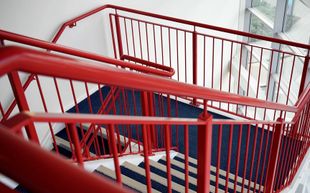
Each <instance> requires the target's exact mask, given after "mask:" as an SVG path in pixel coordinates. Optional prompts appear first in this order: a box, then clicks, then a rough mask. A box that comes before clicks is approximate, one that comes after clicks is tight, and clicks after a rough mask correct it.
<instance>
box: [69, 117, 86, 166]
mask: <svg viewBox="0 0 310 193" xmlns="http://www.w3.org/2000/svg"><path fill="white" fill-rule="evenodd" d="M68 128H69V132H70V136H71V138H72V142H73V145H74V152H75V157H76V160H77V163H78V164H79V165H80V166H81V167H83V157H82V151H81V147H80V140H79V136H78V133H77V128H76V127H75V124H73V123H71V124H69V125H68Z"/></svg>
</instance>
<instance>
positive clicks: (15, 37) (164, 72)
mask: <svg viewBox="0 0 310 193" xmlns="http://www.w3.org/2000/svg"><path fill="white" fill-rule="evenodd" d="M0 39H2V40H9V41H13V42H17V43H21V44H26V45H30V46H35V47H38V48H43V49H47V50H52V51H56V52H60V53H65V54H69V55H73V56H78V57H82V58H87V59H91V60H95V61H99V62H105V63H107V64H110V65H114V66H120V67H123V68H130V69H132V70H137V71H139V72H144V73H150V74H155V75H160V76H167V77H171V76H172V75H173V74H174V69H173V68H170V67H167V66H163V65H159V64H156V63H150V66H151V67H154V68H155V69H154V68H149V67H146V66H141V65H137V64H133V63H130V62H124V61H121V60H116V59H113V58H110V57H106V56H102V55H98V54H94V53H89V52H85V51H82V50H79V49H74V48H70V47H67V46H62V45H57V44H54V43H50V42H47V41H43V40H39V39H35V38H31V37H27V36H23V35H20V34H15V33H12V32H7V31H3V30H0ZM143 64H145V65H148V61H145V62H144V63H143ZM158 69H160V70H158Z"/></svg>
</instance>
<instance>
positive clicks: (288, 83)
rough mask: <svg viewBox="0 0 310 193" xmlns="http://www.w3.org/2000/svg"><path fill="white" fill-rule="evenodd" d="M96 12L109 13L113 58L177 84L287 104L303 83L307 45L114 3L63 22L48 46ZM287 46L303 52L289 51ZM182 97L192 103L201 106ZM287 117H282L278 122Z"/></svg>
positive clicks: (252, 113)
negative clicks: (150, 68) (169, 74)
mask: <svg viewBox="0 0 310 193" xmlns="http://www.w3.org/2000/svg"><path fill="white" fill-rule="evenodd" d="M100 11H105V12H106V13H107V15H109V22H110V29H107V30H108V31H107V32H106V33H110V32H111V34H110V37H111V40H112V42H111V45H113V50H114V53H113V56H114V57H115V58H118V59H121V60H127V61H131V62H138V63H140V62H141V61H144V62H147V61H148V62H155V63H158V64H162V65H163V66H167V67H172V68H174V69H175V72H176V73H175V74H174V76H173V78H174V79H176V80H178V81H181V82H185V83H190V84H194V85H199V86H203V87H208V88H214V89H217V90H220V91H225V92H229V93H234V94H239V95H245V96H249V97H254V98H258V99H262V100H268V101H272V102H276V103H281V104H291V105H293V104H295V103H296V101H297V100H298V97H299V96H300V94H301V93H302V91H303V89H304V87H305V85H307V82H306V75H307V69H308V67H309V51H310V46H309V45H306V44H301V43H297V42H290V41H286V40H281V39H275V38H270V37H265V36H261V35H256V34H251V33H246V32H241V31H237V30H232V29H227V28H222V27H217V26H211V25H207V24H201V23H197V22H192V21H187V20H182V19H178V18H173V17H169V16H163V15H158V14H153V13H149V12H143V11H139V10H135V9H129V8H125V7H120V6H115V5H104V6H102V7H99V8H97V9H94V10H92V11H89V12H87V13H85V14H83V15H81V16H79V17H77V18H74V19H72V20H69V21H67V22H65V23H64V24H63V25H62V26H61V28H60V29H59V31H58V33H57V34H56V35H55V37H54V39H53V42H55V43H56V42H57V41H58V40H59V38H60V37H61V36H62V34H63V32H64V31H65V30H66V29H67V28H68V27H76V26H78V25H77V23H78V22H80V21H82V20H83V19H85V18H87V17H91V16H93V15H95V14H96V13H98V12H100ZM240 40H249V41H240ZM270 44H272V47H271V46H270ZM288 46H291V47H294V48H298V49H301V50H302V53H303V52H304V54H301V55H299V54H296V53H293V52H292V51H290V50H289V48H288ZM111 49H112V48H111ZM300 74H301V75H302V76H301V77H300V76H299V75H300ZM187 99H188V100H189V101H191V102H193V104H202V102H203V101H197V99H195V98H187ZM208 103H209V104H208V105H209V106H210V107H213V108H215V109H219V110H221V111H225V112H228V113H231V114H233V115H238V116H239V117H240V116H243V117H245V118H250V119H262V120H265V119H267V120H274V119H275V118H276V117H277V116H279V113H277V112H275V111H266V110H265V109H257V108H252V107H248V106H246V105H233V104H230V103H214V102H213V101H208ZM292 116H293V115H292V114H285V115H284V119H285V120H291V118H292Z"/></svg>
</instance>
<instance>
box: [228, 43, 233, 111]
mask: <svg viewBox="0 0 310 193" xmlns="http://www.w3.org/2000/svg"><path fill="white" fill-rule="evenodd" d="M233 47H234V42H233V41H232V42H231V47H230V62H229V79H228V80H229V82H228V92H229V93H230V92H231V90H230V87H231V86H230V85H231V72H232V57H233ZM229 107H230V103H228V109H227V110H228V111H229Z"/></svg>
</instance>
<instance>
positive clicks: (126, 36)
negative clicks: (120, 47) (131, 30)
mask: <svg viewBox="0 0 310 193" xmlns="http://www.w3.org/2000/svg"><path fill="white" fill-rule="evenodd" d="M124 28H125V29H124V30H125V39H126V48H127V54H128V55H130V52H129V43H128V31H127V21H126V18H124Z"/></svg>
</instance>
